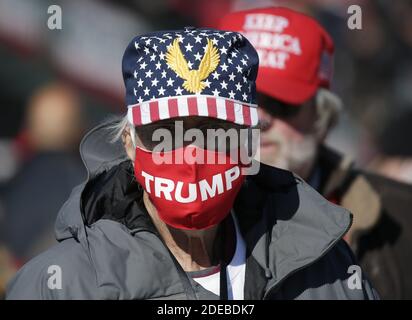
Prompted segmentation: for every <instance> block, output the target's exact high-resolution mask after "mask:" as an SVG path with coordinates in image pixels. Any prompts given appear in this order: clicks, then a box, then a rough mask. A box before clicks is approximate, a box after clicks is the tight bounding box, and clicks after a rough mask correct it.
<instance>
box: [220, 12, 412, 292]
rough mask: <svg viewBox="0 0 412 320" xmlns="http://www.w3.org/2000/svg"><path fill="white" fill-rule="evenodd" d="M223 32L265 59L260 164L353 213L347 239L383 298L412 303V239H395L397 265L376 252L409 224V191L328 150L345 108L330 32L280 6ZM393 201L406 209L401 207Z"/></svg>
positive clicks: (236, 18)
mask: <svg viewBox="0 0 412 320" xmlns="http://www.w3.org/2000/svg"><path fill="white" fill-rule="evenodd" d="M219 27H220V29H222V30H233V31H237V32H240V33H242V34H243V35H244V36H245V37H246V38H247V39H248V40H249V41H250V42H251V43H252V45H253V46H254V47H255V49H256V51H257V52H258V55H259V60H260V62H259V72H258V77H257V81H256V86H257V91H258V105H259V109H260V110H259V111H258V113H259V121H260V126H261V149H260V160H261V161H262V162H263V163H266V164H269V165H271V166H275V167H279V168H283V169H288V170H290V171H293V172H295V173H297V174H298V175H299V176H301V177H302V178H303V179H305V180H307V181H308V182H309V184H310V185H311V186H312V187H314V188H315V189H316V190H317V191H318V192H319V193H321V194H322V195H323V196H325V197H326V198H327V199H328V200H330V201H332V202H334V203H337V204H339V205H342V206H343V207H345V208H347V209H349V210H350V211H351V212H352V213H353V215H354V223H353V225H352V227H351V229H350V230H349V232H348V233H347V235H346V237H345V239H346V240H347V241H348V242H349V244H350V245H351V247H352V249H353V250H354V252H355V253H356V254H357V256H358V259H359V261H360V262H361V265H362V267H363V268H364V270H365V271H366V273H367V274H368V275H369V276H370V277H371V280H372V283H373V284H374V285H375V286H376V288H377V290H378V292H379V293H380V295H381V297H382V298H411V297H412V277H410V276H408V275H407V274H404V273H403V272H402V271H400V270H410V269H411V267H412V265H411V263H410V262H412V256H408V255H407V253H406V252H405V251H402V250H401V249H402V248H404V245H403V244H402V243H407V242H408V239H410V237H409V236H408V237H405V236H404V235H403V236H402V237H400V239H401V240H396V244H397V248H398V249H393V250H392V249H391V250H390V253H389V255H390V256H391V259H390V262H388V259H387V258H388V256H387V254H388V252H386V253H385V252H383V251H384V250H383V249H379V250H378V249H377V248H379V247H380V246H381V245H385V244H387V243H390V242H392V243H393V241H395V240H393V241H392V240H391V239H389V235H390V234H395V235H397V238H398V239H399V236H400V231H399V225H398V223H397V222H396V221H402V222H404V223H405V221H406V224H407V225H410V222H408V219H405V213H406V212H405V210H404V209H405V208H406V207H409V206H410V205H411V204H412V203H410V202H411V201H410V196H409V195H410V188H407V187H406V186H404V185H400V184H397V183H394V182H393V181H389V180H387V179H385V178H383V177H379V176H376V175H372V174H368V173H365V172H362V171H359V170H355V169H354V168H353V164H352V162H351V160H350V159H348V158H346V157H343V156H341V155H340V154H339V153H338V152H336V151H335V150H332V149H330V148H327V147H326V146H325V145H324V140H325V138H326V136H327V134H328V132H329V130H330V129H331V128H332V127H333V126H334V124H335V123H336V121H337V119H338V115H339V111H340V110H341V108H342V102H341V99H340V98H339V97H338V96H337V95H335V94H334V93H333V92H332V91H330V83H331V79H332V71H333V70H332V69H333V53H334V44H333V41H332V39H331V37H330V36H329V34H328V33H327V32H326V31H325V30H324V29H323V28H322V27H321V26H320V24H319V23H318V22H316V21H315V20H314V19H313V18H311V17H309V16H307V15H304V14H302V13H298V12H296V11H293V10H290V9H287V8H281V7H270V8H259V9H252V10H247V11H239V12H234V13H230V14H228V15H226V16H225V17H224V18H223V19H222V21H221V24H220V26H219ZM382 186H385V187H387V188H386V191H385V188H382ZM388 186H389V187H388ZM388 188H389V189H388ZM388 190H390V191H388ZM397 191H403V192H397ZM406 191H409V192H406ZM384 193H385V194H384ZM388 194H390V195H389V196H388ZM402 194H405V195H408V196H407V197H405V196H402ZM388 197H389V198H390V199H388ZM393 203H399V204H401V205H400V207H399V208H396V207H395V209H394V207H393V205H391V204H393ZM383 221H390V222H391V223H383ZM378 230H381V231H378ZM373 239H374V240H373ZM376 239H379V241H380V243H381V245H378V244H377V242H376ZM399 248H400V249H399ZM391 269H392V270H397V271H396V272H390V270H391ZM389 274H391V276H388V275H389ZM402 279H406V281H402Z"/></svg>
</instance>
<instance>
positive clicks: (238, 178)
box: [134, 145, 245, 230]
mask: <svg viewBox="0 0 412 320" xmlns="http://www.w3.org/2000/svg"><path fill="white" fill-rule="evenodd" d="M188 154H189V158H190V159H191V161H189V160H188V159H187V158H188V157H187V155H188ZM160 155H162V156H167V159H169V160H171V159H173V160H174V161H170V162H167V163H162V164H160V165H159V164H156V161H155V159H154V157H156V156H160ZM199 157H202V158H199ZM218 157H220V158H219V159H220V161H216V159H218ZM165 158H166V157H165ZM163 159H164V158H163ZM199 159H202V160H204V161H202V162H201V163H199ZM207 159H215V163H216V164H208V163H207V162H208V161H207ZM238 159H239V157H238ZM233 162H234V161H233V160H231V157H230V155H229V154H226V153H220V152H216V151H209V150H204V149H201V148H199V147H194V146H193V145H189V146H185V147H182V148H179V149H176V150H173V151H169V152H163V153H154V152H150V151H146V150H143V149H141V148H139V147H136V157H135V162H134V164H135V165H134V171H135V176H136V180H137V181H138V182H139V183H140V185H141V186H142V187H143V188H144V189H145V190H146V192H147V193H148V195H149V198H150V200H151V201H152V203H153V205H154V206H155V208H156V209H157V212H158V215H159V217H160V218H161V219H162V220H163V221H164V222H165V223H166V224H168V225H170V226H172V227H175V228H179V229H187V230H199V229H207V228H210V227H212V226H214V225H216V224H218V223H220V222H221V221H222V220H223V219H224V218H225V217H226V216H227V215H228V214H229V212H230V209H231V208H232V205H233V202H234V200H235V197H236V194H237V193H238V191H239V190H240V187H241V186H242V183H243V181H244V178H245V176H244V175H242V165H240V164H239V163H240V161H236V163H233ZM209 163H210V162H209Z"/></svg>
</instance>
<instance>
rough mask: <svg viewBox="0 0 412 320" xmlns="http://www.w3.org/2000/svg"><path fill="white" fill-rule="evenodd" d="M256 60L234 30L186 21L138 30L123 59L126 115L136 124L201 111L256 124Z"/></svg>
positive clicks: (254, 55) (240, 123)
mask: <svg viewBox="0 0 412 320" xmlns="http://www.w3.org/2000/svg"><path fill="white" fill-rule="evenodd" d="M258 64H259V60H258V55H257V53H256V51H255V49H254V48H253V47H252V45H251V44H250V43H249V41H248V40H246V38H245V37H243V36H242V35H241V34H239V33H237V32H231V31H228V32H225V31H218V30H214V29H195V28H191V27H188V28H185V30H178V31H165V32H156V33H151V34H147V35H142V36H137V37H135V38H134V39H133V40H132V41H131V42H130V44H129V45H128V46H127V48H126V51H125V53H124V56H123V62H122V71H123V78H124V83H125V87H126V104H127V107H128V119H129V121H130V122H131V123H132V124H133V125H135V126H139V125H145V124H148V123H152V122H156V121H159V120H163V119H170V118H174V117H183V116H204V117H212V118H217V119H221V120H226V121H231V122H234V123H236V124H239V125H246V126H255V125H256V124H257V123H258V116H257V104H256V86H255V80H256V76H257V70H258Z"/></svg>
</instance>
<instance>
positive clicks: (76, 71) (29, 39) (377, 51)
mask: <svg viewBox="0 0 412 320" xmlns="http://www.w3.org/2000/svg"><path fill="white" fill-rule="evenodd" d="M53 4H57V5H59V6H60V7H61V8H62V29H61V30H49V29H48V27H47V20H48V18H49V16H50V14H48V13H47V9H48V7H49V6H50V5H53ZM351 4H358V5H360V6H361V8H362V30H349V28H348V27H347V19H348V17H349V14H348V13H347V9H348V7H349V5H351ZM272 5H281V6H287V7H290V8H293V9H296V10H298V11H301V12H304V13H307V14H309V15H312V16H314V17H316V18H317V20H318V21H319V22H320V23H321V24H322V25H323V26H324V27H325V28H326V30H328V31H329V33H330V34H331V36H332V37H333V39H334V41H335V45H336V54H335V72H334V82H333V90H334V91H335V92H336V93H338V94H339V95H340V96H341V97H342V99H343V101H344V104H345V108H344V112H343V114H342V116H341V118H340V122H339V124H338V126H337V127H336V128H335V129H334V131H333V132H332V134H331V135H330V136H329V138H328V144H330V145H333V146H334V148H335V149H337V150H339V151H341V152H343V153H345V154H348V155H350V156H351V157H353V158H354V159H355V160H356V163H357V165H358V166H361V167H363V168H367V169H368V170H372V171H377V172H380V173H381V174H384V175H387V176H389V177H391V178H393V179H396V180H399V181H404V182H406V183H412V143H411V138H412V126H411V125H410V124H411V123H412V59H410V55H411V50H412V2H411V1H409V0H396V1H389V0H386V1H384V0H364V1H361V0H358V1H345V0H296V1H295V0H293V1H292V0H288V1H275V0H272V1H269V0H150V1H147V0H124V1H114V0H70V1H68V0H67V1H64V0H61V1H58V0H53V1H48V0H0V294H1V292H2V291H3V289H4V284H5V283H6V281H7V279H9V278H10V276H11V275H12V274H13V273H14V272H15V270H16V269H17V268H19V267H20V266H21V265H22V264H23V263H25V262H26V261H27V260H28V259H30V258H31V257H33V256H34V255H36V254H37V253H39V252H40V251H43V250H44V249H45V248H47V247H48V246H50V245H51V244H52V243H53V241H54V240H53V225H54V221H55V217H56V215H57V212H58V210H59V208H60V207H61V206H62V204H63V203H64V201H65V200H66V199H67V198H68V196H69V194H70V191H71V189H72V188H73V186H75V185H76V184H79V183H81V182H82V181H83V180H84V179H85V178H86V172H85V170H84V169H83V166H82V163H81V159H80V158H79V154H78V145H79V142H80V139H81V137H82V136H83V135H84V133H85V132H86V131H87V130H89V129H90V128H92V127H93V126H94V125H96V124H97V123H98V122H100V121H102V120H104V119H105V118H106V117H108V116H110V115H111V114H122V113H125V111H126V108H125V106H124V103H123V90H124V87H123V81H122V75H121V58H122V54H123V51H124V49H125V47H126V45H127V44H128V42H129V41H130V40H131V39H132V38H133V37H134V36H135V35H137V34H141V33H145V32H149V31H153V30H165V29H177V28H183V27H184V26H188V25H192V26H201V27H213V26H216V25H217V23H218V21H219V19H220V18H221V16H223V15H224V14H225V13H227V12H230V11H234V10H241V9H248V8H253V7H264V6H272Z"/></svg>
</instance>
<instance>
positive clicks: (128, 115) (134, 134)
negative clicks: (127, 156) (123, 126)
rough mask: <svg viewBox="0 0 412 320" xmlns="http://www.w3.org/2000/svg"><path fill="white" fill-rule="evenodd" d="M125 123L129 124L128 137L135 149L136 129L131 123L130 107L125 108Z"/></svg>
mask: <svg viewBox="0 0 412 320" xmlns="http://www.w3.org/2000/svg"><path fill="white" fill-rule="evenodd" d="M127 120H128V121H127V123H128V125H129V129H130V138H131V139H132V143H133V147H134V148H135V149H136V147H137V144H136V129H135V127H134V124H133V113H132V108H129V109H128V110H127Z"/></svg>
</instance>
